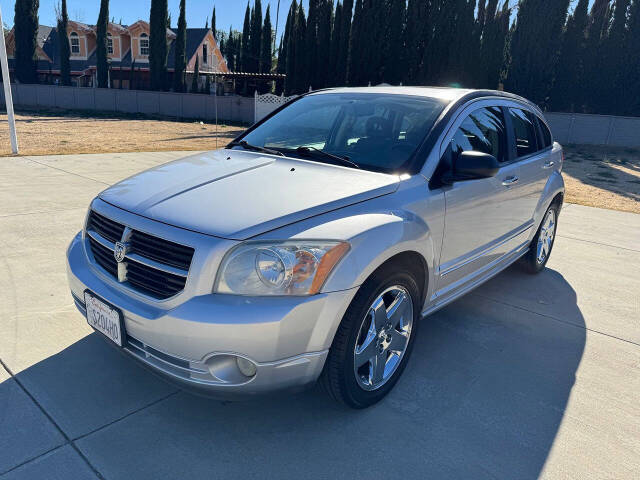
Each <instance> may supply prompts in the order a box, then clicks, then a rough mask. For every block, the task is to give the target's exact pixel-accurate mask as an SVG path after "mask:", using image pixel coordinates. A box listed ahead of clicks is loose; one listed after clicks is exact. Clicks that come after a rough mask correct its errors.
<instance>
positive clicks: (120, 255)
mask: <svg viewBox="0 0 640 480" xmlns="http://www.w3.org/2000/svg"><path fill="white" fill-rule="evenodd" d="M126 254H127V245H126V244H124V243H120V242H116V248H115V249H114V251H113V256H114V257H115V258H116V262H118V263H120V262H122V261H123V260H124V256H125V255H126Z"/></svg>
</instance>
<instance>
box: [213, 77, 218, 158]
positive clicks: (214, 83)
mask: <svg viewBox="0 0 640 480" xmlns="http://www.w3.org/2000/svg"><path fill="white" fill-rule="evenodd" d="M213 87H214V88H213V91H214V92H215V95H216V96H215V103H216V150H217V149H218V76H217V75H214V76H213Z"/></svg>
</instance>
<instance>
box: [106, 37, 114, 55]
mask: <svg viewBox="0 0 640 480" xmlns="http://www.w3.org/2000/svg"><path fill="white" fill-rule="evenodd" d="M107 53H108V54H109V55H113V37H112V36H111V34H110V33H107Z"/></svg>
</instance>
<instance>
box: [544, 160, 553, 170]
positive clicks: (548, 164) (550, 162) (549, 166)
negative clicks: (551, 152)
mask: <svg viewBox="0 0 640 480" xmlns="http://www.w3.org/2000/svg"><path fill="white" fill-rule="evenodd" d="M553 165H554V162H553V160H549V161H548V162H544V165H543V166H542V168H551V167H553Z"/></svg>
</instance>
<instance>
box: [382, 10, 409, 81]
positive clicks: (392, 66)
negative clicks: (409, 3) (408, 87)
mask: <svg viewBox="0 0 640 480" xmlns="http://www.w3.org/2000/svg"><path fill="white" fill-rule="evenodd" d="M389 7H390V11H389V17H388V21H389V24H388V29H387V35H386V39H385V48H384V50H383V55H382V58H383V60H384V67H383V68H384V70H383V79H384V81H385V82H388V83H391V84H392V85H397V84H398V83H400V82H402V81H403V80H404V77H405V68H404V67H405V64H404V62H403V59H402V55H403V52H404V35H403V32H404V22H405V17H406V15H407V12H406V2H405V0H390V2H389Z"/></svg>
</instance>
